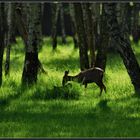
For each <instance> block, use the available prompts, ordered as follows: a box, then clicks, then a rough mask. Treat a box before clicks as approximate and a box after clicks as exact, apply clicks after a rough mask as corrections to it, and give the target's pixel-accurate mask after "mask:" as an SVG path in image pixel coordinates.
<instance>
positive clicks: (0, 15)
mask: <svg viewBox="0 0 140 140" xmlns="http://www.w3.org/2000/svg"><path fill="white" fill-rule="evenodd" d="M4 6H5V4H4V3H0V37H1V38H0V87H1V85H2V62H3V53H4V46H5V44H4V37H5V12H4Z"/></svg>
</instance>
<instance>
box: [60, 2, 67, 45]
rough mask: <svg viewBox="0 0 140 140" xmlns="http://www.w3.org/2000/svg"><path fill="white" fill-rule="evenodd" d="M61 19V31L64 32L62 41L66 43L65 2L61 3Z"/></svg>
mask: <svg viewBox="0 0 140 140" xmlns="http://www.w3.org/2000/svg"><path fill="white" fill-rule="evenodd" d="M60 20H61V33H62V43H63V44H66V42H67V41H66V33H65V20H64V7H63V3H61V4H60Z"/></svg>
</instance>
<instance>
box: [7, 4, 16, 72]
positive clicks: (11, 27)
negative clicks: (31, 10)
mask: <svg viewBox="0 0 140 140" xmlns="http://www.w3.org/2000/svg"><path fill="white" fill-rule="evenodd" d="M7 8H8V9H7V10H8V12H7V26H8V31H7V44H6V61H5V75H9V72H10V49H11V45H12V44H13V43H14V42H15V40H14V36H15V34H14V33H15V28H14V27H15V26H14V25H15V24H14V18H15V17H14V10H15V9H14V8H15V5H14V4H12V3H8V7H7Z"/></svg>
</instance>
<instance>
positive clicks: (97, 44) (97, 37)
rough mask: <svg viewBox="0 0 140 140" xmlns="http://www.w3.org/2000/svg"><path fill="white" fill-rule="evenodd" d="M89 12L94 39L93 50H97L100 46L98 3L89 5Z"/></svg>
mask: <svg viewBox="0 0 140 140" xmlns="http://www.w3.org/2000/svg"><path fill="white" fill-rule="evenodd" d="M91 8H92V9H91V12H92V15H93V18H94V20H93V30H94V37H95V50H97V49H98V48H99V47H100V46H101V39H100V36H101V35H100V3H93V4H92V5H91Z"/></svg>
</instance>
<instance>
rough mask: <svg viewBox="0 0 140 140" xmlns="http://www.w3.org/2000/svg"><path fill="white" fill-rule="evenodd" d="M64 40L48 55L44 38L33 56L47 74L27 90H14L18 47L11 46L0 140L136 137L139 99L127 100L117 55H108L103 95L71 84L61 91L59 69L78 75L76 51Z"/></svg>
mask: <svg viewBox="0 0 140 140" xmlns="http://www.w3.org/2000/svg"><path fill="white" fill-rule="evenodd" d="M68 41H69V43H68V44H67V45H62V44H61V41H60V40H59V45H58V49H57V51H56V52H53V51H52V48H51V44H50V39H49V38H47V39H44V45H43V47H42V49H41V50H40V52H39V58H40V60H41V62H42V64H43V66H44V68H45V69H46V70H47V72H48V75H44V74H39V76H38V84H37V85H36V86H33V87H32V88H30V89H24V88H21V87H20V81H21V74H22V68H23V61H24V54H23V52H24V51H23V50H24V47H23V44H22V42H21V40H20V39H18V43H17V44H16V45H13V47H12V53H11V72H10V77H9V78H6V77H4V79H3V81H4V82H3V86H2V88H1V89H0V114H1V115H0V137H139V136H140V133H139V132H140V99H139V98H137V97H135V96H133V95H134V89H133V86H132V84H131V82H130V78H129V76H128V74H127V72H126V69H125V67H124V65H123V62H122V60H121V58H120V56H119V55H118V54H109V55H108V60H107V68H106V74H105V77H104V81H105V85H106V87H107V94H104V93H103V96H102V97H99V88H98V87H97V86H96V85H95V84H90V85H88V88H87V93H86V94H84V87H80V85H79V84H77V83H74V82H72V87H71V86H70V87H68V88H67V89H62V88H61V82H62V77H63V74H64V71H65V70H68V69H69V70H70V74H71V75H74V74H77V73H78V72H79V71H80V70H79V58H78V50H74V49H73V44H72V39H71V38H68ZM133 49H134V51H135V54H136V56H137V59H138V61H139V62H140V58H139V52H140V48H139V47H138V46H134V45H133ZM67 90H68V91H67ZM56 95H58V96H59V97H60V98H55V97H56ZM65 95H66V96H67V97H68V98H67V97H65ZM49 97H54V98H49ZM72 97H73V98H72Z"/></svg>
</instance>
